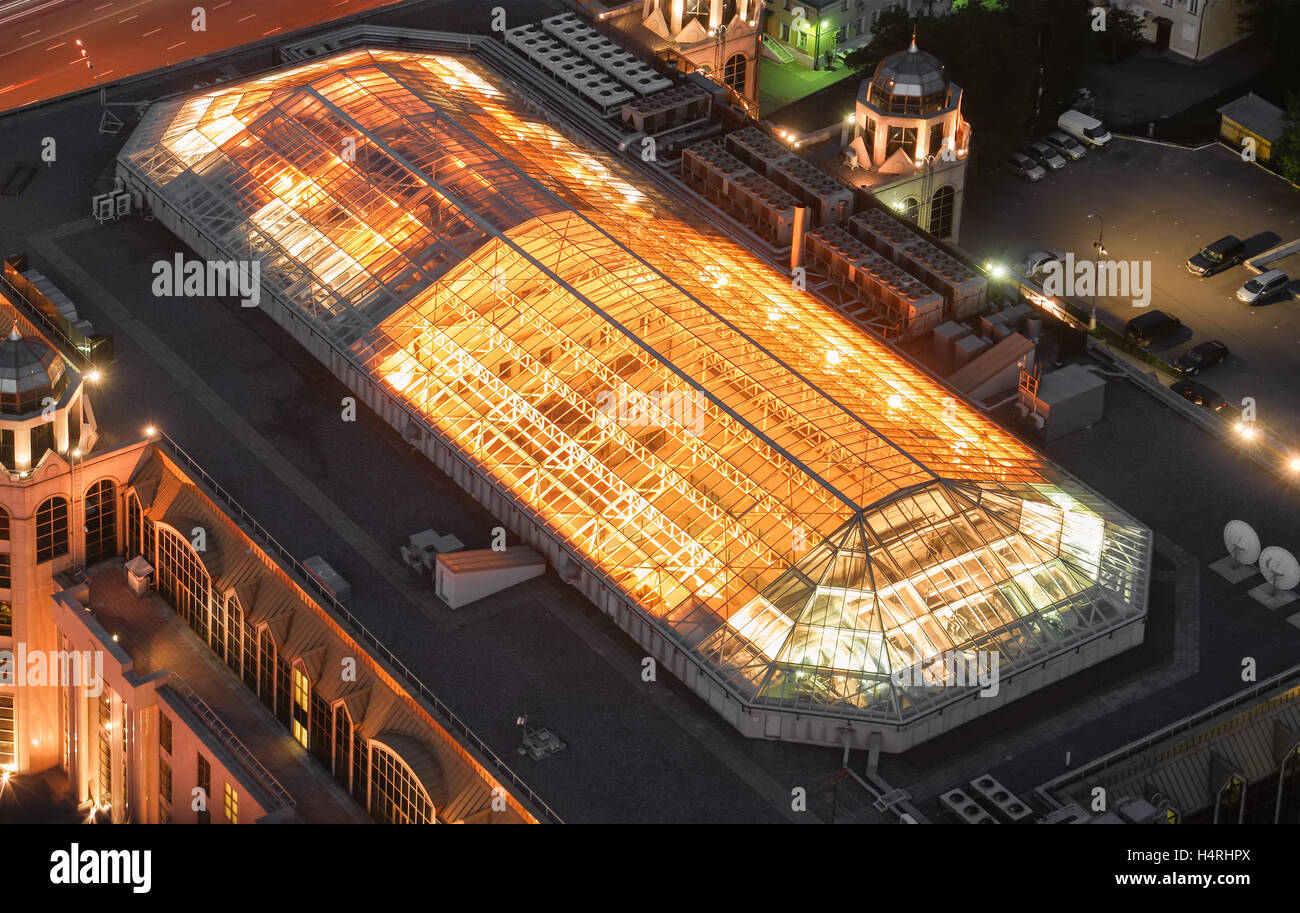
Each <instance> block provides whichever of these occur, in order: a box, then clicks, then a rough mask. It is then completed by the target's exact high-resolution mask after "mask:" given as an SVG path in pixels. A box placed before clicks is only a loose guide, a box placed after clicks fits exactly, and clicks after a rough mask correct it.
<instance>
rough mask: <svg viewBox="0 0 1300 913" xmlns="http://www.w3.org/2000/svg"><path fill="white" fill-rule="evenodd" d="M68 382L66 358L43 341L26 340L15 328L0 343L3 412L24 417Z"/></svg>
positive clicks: (0, 387)
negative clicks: (65, 381)
mask: <svg viewBox="0 0 1300 913" xmlns="http://www.w3.org/2000/svg"><path fill="white" fill-rule="evenodd" d="M63 379H64V365H63V358H62V357H61V356H60V355H59V353H58V352H56V351H55V350H54V349H52V348H51V347H50V346H48V345H46V344H45V343H44V342H42V341H41V340H40V339H36V338H34V337H26V336H23V335H22V334H21V333H20V332H18V327H17V326H16V325H15V326H14V328H13V331H12V332H11V333H10V334H9V338H8V339H5V340H4V341H3V342H0V412H5V413H9V414H10V415H22V414H26V413H27V412H31V411H33V409H32V408H28V407H29V406H32V404H33V403H34V404H35V406H36V407H39V405H40V402H41V399H42V398H43V397H45V396H51V395H54V391H55V390H56V388H61V386H62V385H61V381H63Z"/></svg>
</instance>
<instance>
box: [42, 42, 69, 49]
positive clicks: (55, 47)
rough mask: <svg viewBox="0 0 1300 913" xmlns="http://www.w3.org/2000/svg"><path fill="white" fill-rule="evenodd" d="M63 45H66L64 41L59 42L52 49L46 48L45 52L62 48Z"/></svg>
mask: <svg viewBox="0 0 1300 913" xmlns="http://www.w3.org/2000/svg"><path fill="white" fill-rule="evenodd" d="M65 44H67V42H66V41H60V42H59V43H58V44H56V45H54V47H52V48H46V49H45V50H47V51H54V50H58V49H59V48H61V47H63V46H64V45H65Z"/></svg>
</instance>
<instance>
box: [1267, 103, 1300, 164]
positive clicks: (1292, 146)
mask: <svg viewBox="0 0 1300 913" xmlns="http://www.w3.org/2000/svg"><path fill="white" fill-rule="evenodd" d="M1273 165H1274V167H1276V168H1277V170H1278V171H1280V172H1281V173H1282V177H1284V178H1286V179H1287V180H1288V181H1290V182H1291V183H1292V184H1300V92H1288V93H1287V96H1286V111H1284V112H1283V114H1282V135H1281V136H1280V137H1279V138H1278V141H1277V142H1276V143H1274V144H1273Z"/></svg>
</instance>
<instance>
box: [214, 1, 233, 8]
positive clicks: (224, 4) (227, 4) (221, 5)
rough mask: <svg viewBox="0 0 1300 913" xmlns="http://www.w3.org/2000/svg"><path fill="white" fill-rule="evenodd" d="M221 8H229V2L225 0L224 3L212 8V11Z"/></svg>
mask: <svg viewBox="0 0 1300 913" xmlns="http://www.w3.org/2000/svg"><path fill="white" fill-rule="evenodd" d="M223 6H230V0H226V2H225V3H218V4H217V5H216V6H214V7H213V9H214V10H219V9H221V8H222V7H223Z"/></svg>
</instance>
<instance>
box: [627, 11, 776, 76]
mask: <svg viewBox="0 0 1300 913" xmlns="http://www.w3.org/2000/svg"><path fill="white" fill-rule="evenodd" d="M762 23H763V4H762V2H761V0H643V4H642V9H641V24H642V25H643V26H644V28H646V29H647V30H648V31H650V32H651V33H653V34H654V35H655V36H656V37H657V38H659V39H660V40H662V41H663V42H665V43H666V44H667V46H668V47H669V48H670V49H671V50H672V51H673V53H675V54H677V55H680V56H681V57H682V58H684V59H685V60H686V61H688V62H689V64H690V65H691V66H692V67H694V68H696V69H700V70H705V71H707V72H708V73H710V74H711V75H712V77H713V78H714V79H715V80H717V81H719V82H721V83H723V84H724V85H726V86H727V87H728V88H730V89H733V90H734V91H735V92H736V93H737V94H739V95H741V96H743V97H744V98H746V99H750V100H752V99H755V98H757V97H758V56H759V39H760V37H761V35H762Z"/></svg>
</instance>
